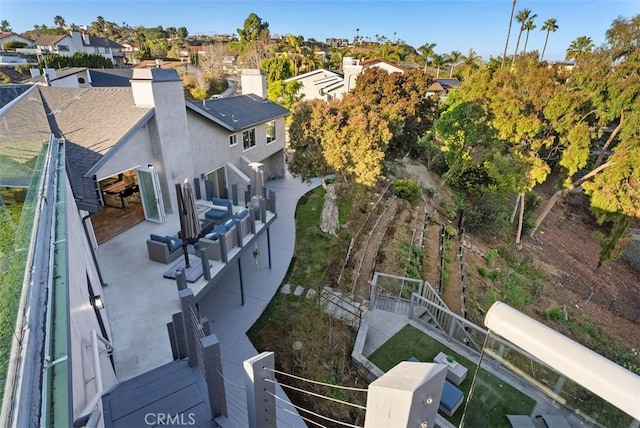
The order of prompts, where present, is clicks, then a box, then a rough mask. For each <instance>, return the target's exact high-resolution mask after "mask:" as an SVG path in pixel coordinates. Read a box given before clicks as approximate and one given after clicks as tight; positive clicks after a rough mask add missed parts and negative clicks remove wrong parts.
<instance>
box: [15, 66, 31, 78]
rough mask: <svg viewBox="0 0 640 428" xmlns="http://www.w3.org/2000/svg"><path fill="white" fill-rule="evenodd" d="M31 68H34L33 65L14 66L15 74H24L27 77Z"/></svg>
mask: <svg viewBox="0 0 640 428" xmlns="http://www.w3.org/2000/svg"><path fill="white" fill-rule="evenodd" d="M31 67H35V65H33V64H20V65H16V68H15V70H16V73H20V74H25V75H27V76H30V75H31Z"/></svg>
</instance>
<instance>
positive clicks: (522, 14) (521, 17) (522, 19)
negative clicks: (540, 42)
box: [511, 9, 538, 66]
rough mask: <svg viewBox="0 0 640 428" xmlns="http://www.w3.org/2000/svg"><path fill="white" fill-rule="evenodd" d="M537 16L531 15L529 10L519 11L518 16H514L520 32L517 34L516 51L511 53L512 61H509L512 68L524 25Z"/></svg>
mask: <svg viewBox="0 0 640 428" xmlns="http://www.w3.org/2000/svg"><path fill="white" fill-rule="evenodd" d="M536 16H538V15H533V16H532V15H531V10H530V9H522V10H520V11H518V14H517V15H516V21H517V22H518V23H519V24H520V32H519V33H518V39H517V41H516V50H515V51H513V59H512V61H511V66H513V64H514V62H515V60H516V56H518V48H519V47H520V37H522V33H523V32H524V30H525V29H526V28H525V23H526V22H527V21H528V20H529V19H530V18H531V19H532V18H535V17H536Z"/></svg>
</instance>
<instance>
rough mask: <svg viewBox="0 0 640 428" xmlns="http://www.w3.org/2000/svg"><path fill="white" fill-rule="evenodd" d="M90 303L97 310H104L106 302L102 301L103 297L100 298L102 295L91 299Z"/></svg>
mask: <svg viewBox="0 0 640 428" xmlns="http://www.w3.org/2000/svg"><path fill="white" fill-rule="evenodd" d="M89 302H90V303H91V306H93V307H94V308H95V309H104V302H103V301H102V297H100V295H97V296H92V297H90V298H89Z"/></svg>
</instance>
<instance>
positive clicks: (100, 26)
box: [91, 16, 106, 35]
mask: <svg viewBox="0 0 640 428" xmlns="http://www.w3.org/2000/svg"><path fill="white" fill-rule="evenodd" d="M105 23H106V21H105V20H104V18H103V17H102V16H98V17H97V18H96V20H95V21H93V22H92V23H91V28H92V29H93V31H94V32H95V33H96V34H97V35H102V34H104V30H105Z"/></svg>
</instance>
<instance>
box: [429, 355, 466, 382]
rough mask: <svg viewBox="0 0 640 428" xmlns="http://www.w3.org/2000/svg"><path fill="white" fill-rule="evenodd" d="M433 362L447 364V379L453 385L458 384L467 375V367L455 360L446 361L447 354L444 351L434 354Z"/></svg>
mask: <svg viewBox="0 0 640 428" xmlns="http://www.w3.org/2000/svg"><path fill="white" fill-rule="evenodd" d="M433 362H434V363H439V364H446V365H447V379H448V380H449V381H450V382H451V383H453V384H455V385H460V384H461V383H462V382H463V381H464V379H465V378H466V377H467V368H466V367H465V366H463V365H462V364H460V363H459V362H457V361H454V362H449V361H447V354H445V353H444V352H440V353H439V354H438V355H436V356H435V358H434V359H433Z"/></svg>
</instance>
